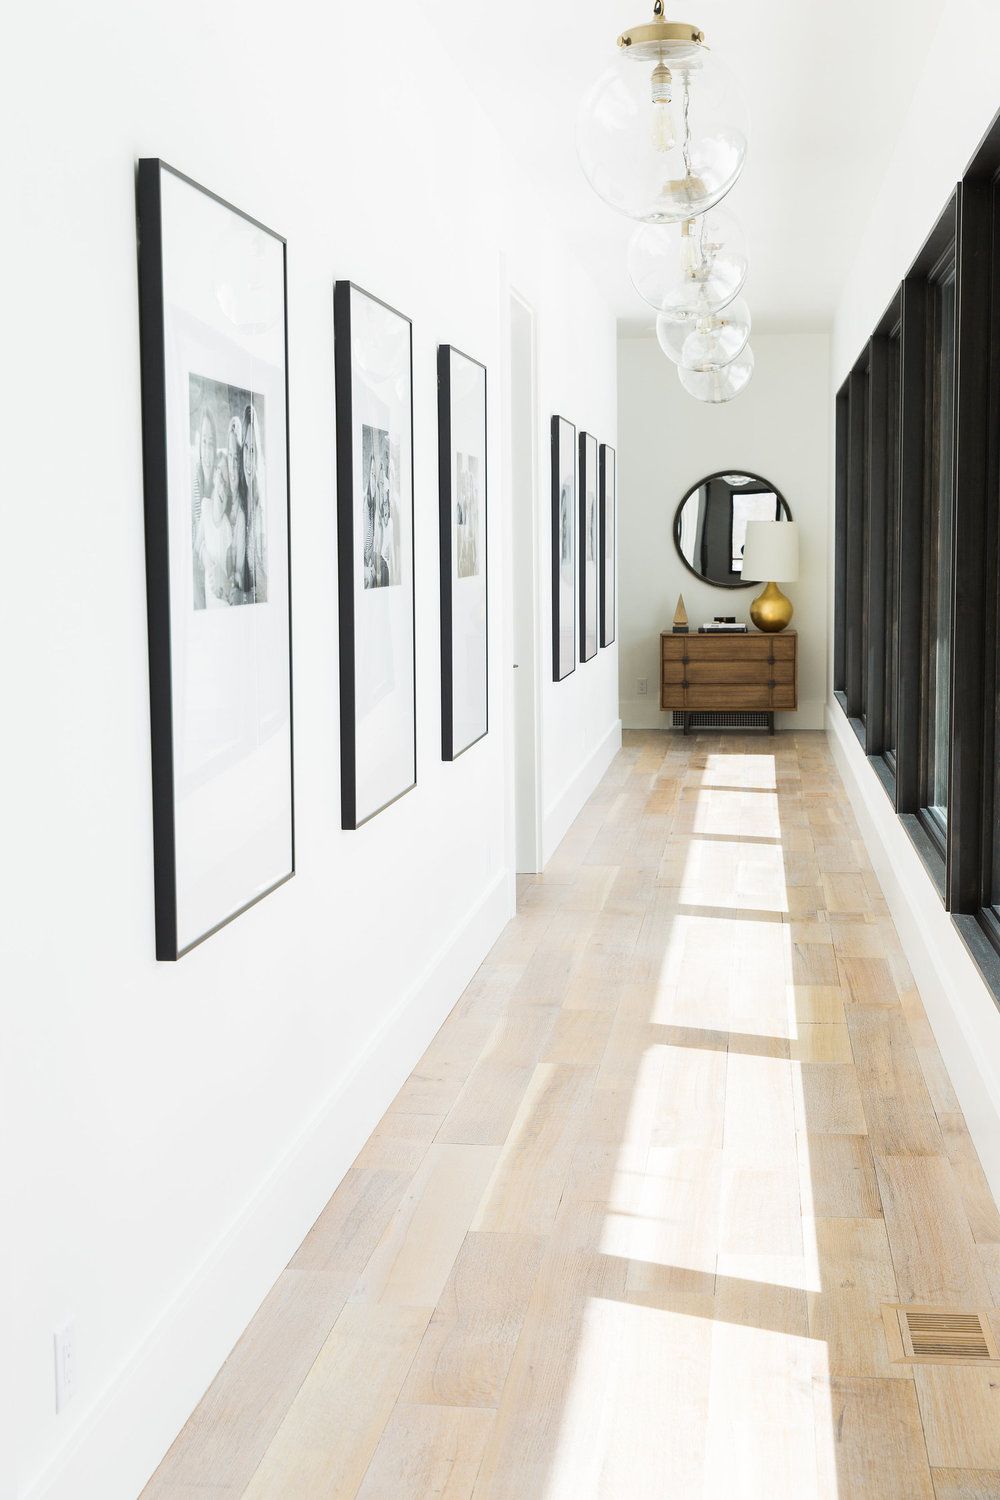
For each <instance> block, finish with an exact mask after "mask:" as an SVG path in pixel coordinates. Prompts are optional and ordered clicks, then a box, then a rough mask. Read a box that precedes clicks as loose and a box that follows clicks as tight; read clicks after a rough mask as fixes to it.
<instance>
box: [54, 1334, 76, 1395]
mask: <svg viewBox="0 0 1000 1500" xmlns="http://www.w3.org/2000/svg"><path fill="white" fill-rule="evenodd" d="M53 1342H54V1345H55V1355H56V1411H57V1412H60V1411H62V1410H63V1409H64V1408H65V1407H66V1406H68V1404H69V1403H70V1401H72V1399H73V1397H74V1396H75V1395H76V1323H75V1322H74V1321H73V1319H72V1318H70V1319H69V1321H68V1322H67V1323H64V1324H63V1326H62V1327H61V1328H57V1329H56V1332H55V1335H54V1340H53Z"/></svg>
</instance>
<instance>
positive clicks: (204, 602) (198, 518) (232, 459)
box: [189, 375, 267, 609]
mask: <svg viewBox="0 0 1000 1500" xmlns="http://www.w3.org/2000/svg"><path fill="white" fill-rule="evenodd" d="M189 397H190V418H191V456H192V464H191V471H192V480H191V561H192V567H193V570H194V607H195V609H218V608H221V607H222V606H224V605H231V604H264V603H266V601H267V528H266V523H265V515H266V512H265V505H264V398H263V396H259V395H256V394H255V393H254V392H253V391H245V390H241V389H239V388H238V387H237V386H232V385H226V384H225V383H224V382H222V381H219V380H211V379H209V378H208V376H206V375H192V376H191V377H190V385H189Z"/></svg>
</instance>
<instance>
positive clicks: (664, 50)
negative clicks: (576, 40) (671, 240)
mask: <svg viewBox="0 0 1000 1500" xmlns="http://www.w3.org/2000/svg"><path fill="white" fill-rule="evenodd" d="M576 140H577V151H578V153H579V157H580V164H581V166H582V167H583V171H584V174H585V176H586V178H587V181H588V182H589V183H590V185H591V187H592V188H593V189H594V192H595V193H597V195H598V196H599V197H601V198H603V199H604V201H605V203H608V204H610V206H611V207H612V208H614V209H617V210H618V212H619V213H622V214H627V215H628V216H629V218H632V219H645V220H647V221H648V222H650V223H673V222H676V221H677V220H680V219H690V218H693V217H695V216H696V215H697V214H703V213H705V212H706V211H707V210H708V209H710V208H712V207H713V205H714V204H716V203H718V202H719V200H720V199H721V198H724V197H725V195H726V194H727V193H728V192H729V189H730V188H731V187H732V186H733V184H734V182H735V181H736V179H737V178H738V177H739V175H740V173H741V172H742V170H743V163H744V161H745V159H746V150H747V119H746V105H745V103H744V100H743V94H742V91H741V89H740V86H739V84H738V83H737V81H736V79H735V78H734V77H733V75H732V74H731V73H730V71H729V69H728V68H727V67H726V66H725V64H724V63H721V62H720V61H719V59H718V58H717V57H716V56H715V54H714V53H712V52H709V51H708V50H707V48H705V47H703V46H699V45H698V44H697V43H694V42H690V41H684V42H676V41H675V42H664V43H660V44H657V45H656V46H655V47H651V46H640V47H623V48H621V49H620V53H619V57H618V60H617V62H616V63H615V65H614V66H613V67H611V68H609V69H608V71H607V72H606V73H604V74H602V76H601V77H600V78H599V79H598V80H597V82H596V83H595V84H594V86H593V87H592V88H591V90H590V92H589V93H588V94H587V95H586V97H585V98H584V100H583V104H582V106H581V109H580V115H579V120H578V122H577V135H576Z"/></svg>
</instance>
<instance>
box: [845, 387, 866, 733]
mask: <svg viewBox="0 0 1000 1500" xmlns="http://www.w3.org/2000/svg"><path fill="white" fill-rule="evenodd" d="M867 384H868V375H867V372H866V371H865V370H863V369H855V370H854V371H853V372H852V374H851V381H850V436H849V441H848V446H847V566H846V579H845V591H844V617H845V624H846V657H845V681H844V687H845V691H846V693H847V713H848V717H849V718H851V719H860V717H861V715H862V713H863V712H864V700H863V693H862V682H863V675H864V657H863V643H864V609H865V568H864V551H865V506H864V487H865V449H866V441H865V437H866V433H865V429H866V426H867V417H868V411H867V406H868V402H867V393H866V387H867Z"/></svg>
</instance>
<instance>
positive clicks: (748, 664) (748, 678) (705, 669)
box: [663, 657, 795, 687]
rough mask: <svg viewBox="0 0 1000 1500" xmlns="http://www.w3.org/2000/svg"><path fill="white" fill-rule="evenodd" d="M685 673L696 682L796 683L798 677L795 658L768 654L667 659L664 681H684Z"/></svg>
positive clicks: (664, 668)
mask: <svg viewBox="0 0 1000 1500" xmlns="http://www.w3.org/2000/svg"><path fill="white" fill-rule="evenodd" d="M685 677H686V678H687V680H688V682H689V683H691V684H692V685H693V684H695V683H726V682H732V683H743V684H756V685H757V686H758V687H761V686H763V687H767V685H768V683H769V682H775V683H786V682H788V683H792V682H794V681H795V663H794V661H791V660H790V659H788V660H782V661H768V660H767V658H766V657H756V658H751V659H750V660H743V661H737V660H736V659H735V658H734V659H732V660H729V661H703V660H702V659H701V658H700V657H692V658H690V659H689V660H688V661H683V660H681V661H673V660H671V661H665V662H664V663H663V681H664V682H683V681H684V679H685Z"/></svg>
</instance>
